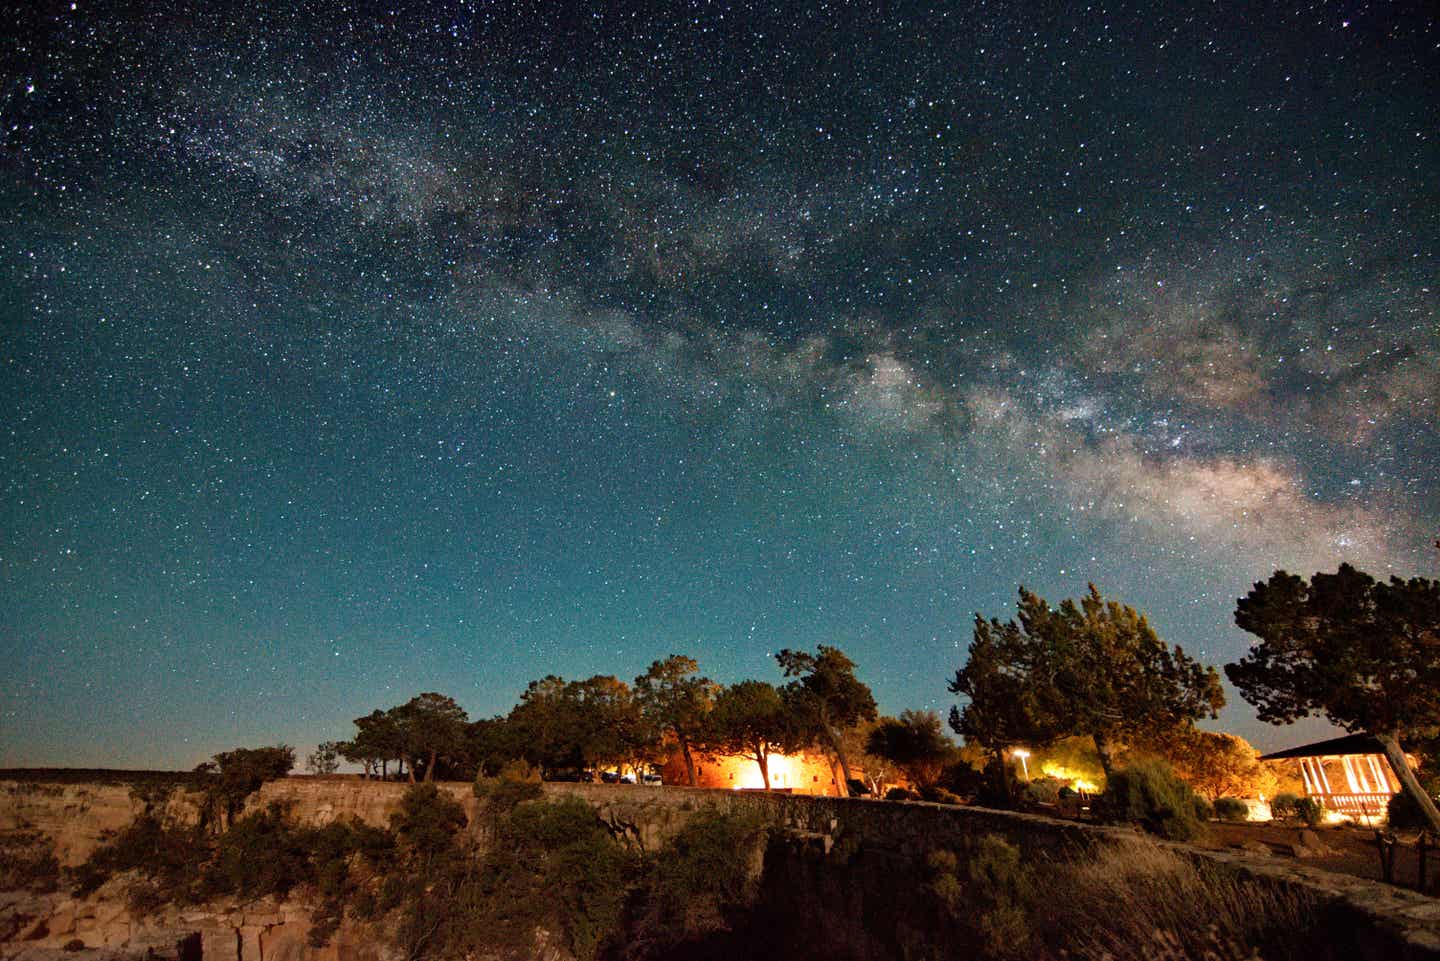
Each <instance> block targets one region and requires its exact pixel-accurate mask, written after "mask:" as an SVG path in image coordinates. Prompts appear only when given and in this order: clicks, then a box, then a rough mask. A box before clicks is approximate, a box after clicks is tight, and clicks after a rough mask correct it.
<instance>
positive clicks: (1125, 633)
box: [950, 584, 1225, 778]
mask: <svg viewBox="0 0 1440 961" xmlns="http://www.w3.org/2000/svg"><path fill="white" fill-rule="evenodd" d="M1018 617H1019V622H1018V623H1017V622H1016V621H1009V622H1006V623H1001V622H999V621H997V620H992V621H988V622H987V621H985V620H984V619H983V618H980V617H979V616H977V617H976V619H975V635H974V640H973V641H972V643H971V647H970V654H971V661H970V662H969V663H967V664H966V666H965V667H964V668H962V669H961V670H960V671H959V672H957V673H956V676H955V680H954V681H952V682H951V684H950V689H951V691H953V692H955V693H957V694H962V695H964V696H966V697H967V698H968V699H969V703H967V704H966V705H965V707H964V708H963V709H962V710H960V711H957V712H955V714H954V717H953V720H952V724H953V725H954V726H955V727H956V729H957V730H958V731H959V732H960V733H962V734H966V735H967V736H969V735H973V736H975V737H976V738H977V739H978V740H980V742H981V743H982V744H985V745H986V746H987V747H988V748H989V749H990V750H991V751H992V753H995V754H996V756H997V757H998V756H999V751H1001V750H1003V748H1004V746H1005V745H1006V744H1016V743H1030V744H1037V745H1038V744H1047V743H1050V742H1051V741H1053V740H1055V739H1057V738H1060V737H1065V736H1068V735H1083V736H1086V737H1089V738H1091V739H1092V740H1093V741H1094V742H1095V750H1096V752H1097V753H1098V754H1099V756H1100V765H1101V767H1102V768H1104V770H1105V775H1106V777H1107V778H1108V777H1109V776H1110V774H1111V771H1112V769H1113V760H1114V749H1115V746H1116V745H1117V743H1120V742H1123V741H1124V740H1127V739H1129V738H1131V737H1135V736H1141V737H1156V736H1160V735H1163V734H1164V733H1165V732H1168V731H1173V730H1175V729H1177V728H1185V727H1189V726H1190V725H1192V724H1193V723H1194V721H1196V720H1198V719H1200V718H1202V717H1214V716H1215V715H1216V713H1217V712H1218V711H1219V709H1220V708H1221V707H1222V706H1223V705H1224V703H1225V695H1224V693H1223V691H1222V690H1221V688H1220V677H1219V675H1218V674H1217V673H1216V671H1215V669H1214V668H1213V667H1207V666H1204V665H1202V664H1200V663H1198V662H1197V661H1195V660H1193V659H1192V658H1190V657H1189V656H1188V655H1186V654H1185V652H1184V651H1183V650H1181V649H1180V648H1179V647H1178V646H1177V647H1174V648H1171V647H1167V646H1166V645H1165V644H1164V642H1162V641H1161V640H1160V638H1159V637H1157V636H1156V634H1155V631H1154V629H1152V628H1151V627H1150V624H1149V622H1148V621H1147V620H1146V618H1145V616H1144V615H1143V614H1140V613H1139V612H1137V611H1136V610H1135V609H1134V608H1132V607H1130V606H1128V605H1124V604H1120V603H1118V602H1115V601H1107V600H1105V599H1104V598H1103V597H1101V595H1100V592H1099V591H1098V590H1097V589H1096V588H1095V585H1093V584H1092V585H1090V592H1089V593H1088V594H1086V595H1085V596H1084V597H1082V598H1081V599H1080V602H1079V603H1078V604H1077V603H1075V601H1073V600H1066V601H1063V602H1062V603H1061V604H1060V606H1059V607H1058V608H1052V607H1050V605H1049V604H1047V603H1046V602H1045V600H1044V599H1043V598H1040V597H1039V596H1037V595H1035V594H1032V593H1031V592H1029V591H1027V590H1025V589H1024V588H1023V587H1022V588H1021V589H1020V601H1019V607H1018Z"/></svg>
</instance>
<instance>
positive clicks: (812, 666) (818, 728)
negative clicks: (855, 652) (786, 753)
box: [775, 644, 876, 793]
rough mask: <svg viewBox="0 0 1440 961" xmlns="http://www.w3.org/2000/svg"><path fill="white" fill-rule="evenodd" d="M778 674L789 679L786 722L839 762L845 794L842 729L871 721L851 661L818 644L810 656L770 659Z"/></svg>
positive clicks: (869, 703) (870, 703) (785, 653)
mask: <svg viewBox="0 0 1440 961" xmlns="http://www.w3.org/2000/svg"><path fill="white" fill-rule="evenodd" d="M775 660H776V661H778V662H779V664H780V670H781V671H782V672H783V673H784V675H785V676H786V677H792V678H794V680H793V681H791V682H790V683H789V684H787V685H785V704H786V705H787V706H788V708H789V710H790V712H791V715H792V723H793V724H796V725H798V726H799V727H800V728H801V729H802V730H804V729H808V731H807V732H806V733H808V734H810V735H811V737H812V738H813V739H815V740H819V741H820V742H821V743H823V744H824V745H825V747H826V748H827V749H828V750H829V751H830V754H831V755H832V756H833V757H834V758H835V759H836V760H837V761H838V762H839V763H840V770H841V771H842V772H843V773H844V782H845V790H846V792H847V793H848V792H849V790H850V764H849V760H848V759H847V758H846V756H845V747H844V743H843V741H842V739H841V731H842V730H843V729H844V728H847V727H850V726H852V725H854V724H858V723H860V722H861V721H873V720H875V714H876V709H875V696H874V695H873V694H871V693H870V688H869V687H868V686H866V685H865V684H864V683H863V682H862V681H861V680H860V679H859V678H857V677H856V676H855V662H853V661H851V660H850V658H848V657H846V656H845V654H844V652H842V651H841V650H840V649H839V648H838V647H830V646H827V645H825V644H821V645H820V646H819V647H818V648H816V650H815V653H814V654H811V653H809V652H807V651H792V650H790V649H788V648H786V649H784V650H782V651H780V652H779V653H778V654H776V655H775Z"/></svg>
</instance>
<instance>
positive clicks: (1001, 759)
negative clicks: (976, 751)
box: [990, 747, 1015, 806]
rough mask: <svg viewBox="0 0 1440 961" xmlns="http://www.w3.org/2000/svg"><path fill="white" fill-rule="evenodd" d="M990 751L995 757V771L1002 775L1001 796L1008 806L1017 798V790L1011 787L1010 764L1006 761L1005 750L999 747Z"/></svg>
mask: <svg viewBox="0 0 1440 961" xmlns="http://www.w3.org/2000/svg"><path fill="white" fill-rule="evenodd" d="M990 753H991V755H992V756H993V757H994V759H995V772H996V773H997V774H999V775H1000V796H1001V797H1003V798H1004V799H1005V804H1006V805H1007V806H1008V805H1009V804H1010V803H1011V802H1013V801H1014V800H1015V792H1014V791H1012V790H1011V789H1010V765H1008V764H1006V763H1005V750H1004V748H998V747H997V748H995V749H994V750H993V751H991V752H990Z"/></svg>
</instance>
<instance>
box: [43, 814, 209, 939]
mask: <svg viewBox="0 0 1440 961" xmlns="http://www.w3.org/2000/svg"><path fill="white" fill-rule="evenodd" d="M209 857H210V846H209V844H208V842H207V839H206V838H205V835H204V833H203V832H202V831H201V830H199V829H198V828H184V827H177V826H174V825H172V824H169V823H167V822H165V821H162V820H160V819H159V818H157V817H155V816H154V815H153V814H141V815H139V816H138V817H136V818H135V820H133V821H131V822H130V824H129V825H127V826H126V827H125V829H124V830H122V831H121V832H120V833H119V834H117V835H116V836H115V837H114V838H113V839H111V840H110V841H109V842H107V843H105V844H102V845H100V846H99V847H98V848H96V849H95V850H94V852H92V853H91V855H90V857H89V859H88V860H87V861H85V863H84V864H81V865H80V866H79V867H76V868H74V869H73V870H72V871H71V874H70V878H71V882H72V883H73V885H74V893H75V895H76V896H77V897H84V896H86V895H88V894H90V893H91V892H93V891H94V890H95V889H96V888H98V887H100V885H102V884H104V883H105V882H106V881H108V880H110V878H111V877H113V876H114V875H116V874H120V873H123V872H125V871H139V872H140V873H141V875H142V876H143V877H144V878H145V882H146V883H141V884H136V885H135V886H133V887H132V889H131V891H130V900H131V906H132V907H133V908H136V909H138V910H137V913H140V914H144V913H146V911H148V910H151V909H154V908H156V907H160V906H162V905H164V904H166V903H173V904H187V903H190V902H191V901H193V900H195V897H196V895H197V892H196V890H195V879H196V875H197V873H198V871H199V869H200V868H201V867H202V866H203V865H204V864H205V863H206V862H207V861H208V860H209Z"/></svg>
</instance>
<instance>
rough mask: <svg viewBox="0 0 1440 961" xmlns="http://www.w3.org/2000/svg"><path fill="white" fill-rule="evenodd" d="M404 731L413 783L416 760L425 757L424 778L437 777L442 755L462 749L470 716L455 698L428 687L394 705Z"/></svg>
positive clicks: (412, 781) (398, 721)
mask: <svg viewBox="0 0 1440 961" xmlns="http://www.w3.org/2000/svg"><path fill="white" fill-rule="evenodd" d="M394 715H395V719H396V723H397V725H398V726H399V729H400V733H401V742H402V744H403V749H404V753H403V755H402V757H403V758H404V759H405V760H406V761H407V762H408V764H409V767H410V783H412V784H413V783H415V763H416V761H417V760H418V759H419V758H422V757H423V758H425V759H426V761H425V780H426V781H433V780H434V779H435V762H436V761H437V760H438V759H439V758H440V756H441V755H452V754H455V753H458V752H459V751H460V750H462V749H463V747H464V743H465V725H466V723H467V722H468V721H469V718H468V717H466V715H465V709H464V708H462V707H461V706H460V705H459V704H457V703H455V699H454V698H451V697H446V696H445V695H444V694H437V693H436V692H434V691H427V692H425V693H424V694H417V695H415V696H414V697H412V698H411V699H410V700H408V701H406V702H405V703H404V704H402V705H400V707H398V708H395V709H394Z"/></svg>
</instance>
